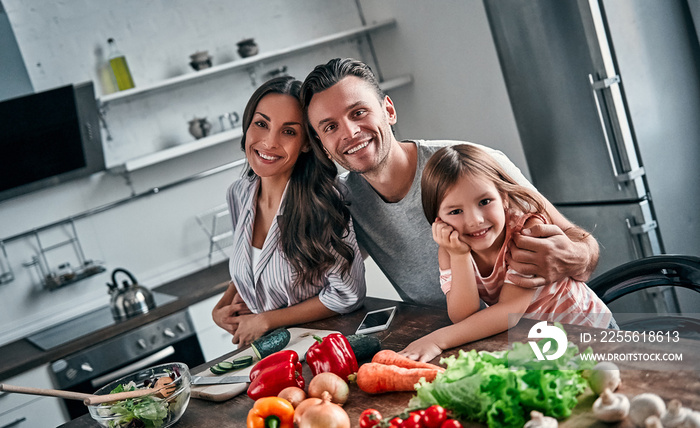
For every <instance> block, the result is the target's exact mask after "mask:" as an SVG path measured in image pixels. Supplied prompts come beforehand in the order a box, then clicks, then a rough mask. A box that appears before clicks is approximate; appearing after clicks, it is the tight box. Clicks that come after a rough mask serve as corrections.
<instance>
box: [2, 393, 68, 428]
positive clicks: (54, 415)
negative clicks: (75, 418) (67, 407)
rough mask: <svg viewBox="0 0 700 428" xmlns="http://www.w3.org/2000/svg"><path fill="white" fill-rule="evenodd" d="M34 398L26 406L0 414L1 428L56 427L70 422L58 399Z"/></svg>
mask: <svg viewBox="0 0 700 428" xmlns="http://www.w3.org/2000/svg"><path fill="white" fill-rule="evenodd" d="M32 398H33V400H32V401H30V402H29V403H27V404H25V405H24V406H21V407H18V408H15V409H14V410H11V411H9V412H7V413H3V414H0V428H37V427H56V426H59V425H63V424H64V423H66V422H68V418H66V416H65V415H64V412H63V406H62V404H61V403H60V400H59V399H58V398H54V397H41V398H36V397H32Z"/></svg>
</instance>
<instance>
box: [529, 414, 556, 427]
mask: <svg viewBox="0 0 700 428" xmlns="http://www.w3.org/2000/svg"><path fill="white" fill-rule="evenodd" d="M558 426H559V422H557V420H556V419H554V418H552V417H549V416H545V415H543V414H542V413H540V412H538V411H536V410H533V411H531V412H530V420H529V421H527V423H526V424H525V427H524V428H557V427H558Z"/></svg>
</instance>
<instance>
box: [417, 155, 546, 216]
mask: <svg viewBox="0 0 700 428" xmlns="http://www.w3.org/2000/svg"><path fill="white" fill-rule="evenodd" d="M467 174H469V175H471V176H473V177H478V178H481V179H486V180H489V181H491V182H492V183H493V184H494V185H495V186H496V189H498V192H499V193H500V194H501V197H502V198H503V200H504V201H506V202H507V204H508V207H509V208H515V209H517V210H519V211H521V212H523V213H530V212H532V213H540V214H543V215H545V218H547V221H548V222H549V221H550V219H549V216H547V213H546V212H545V202H544V200H543V198H542V197H541V196H540V195H539V194H538V193H537V192H534V191H532V190H530V189H528V188H527V187H524V186H521V185H519V184H518V183H517V182H516V181H515V180H513V179H512V178H511V177H510V176H509V175H508V174H507V173H506V172H505V170H504V169H503V167H501V165H500V164H498V162H496V161H495V160H494V159H493V158H492V157H491V156H490V155H489V154H488V153H486V152H485V151H483V150H482V149H480V148H479V147H476V146H474V145H471V144H457V145H454V146H447V147H443V148H441V149H440V150H438V151H437V152H435V154H433V155H432V156H431V157H430V159H428V162H427V163H426V165H425V168H424V170H423V177H422V178H421V197H422V201H423V212H424V213H425V218H426V219H428V222H429V223H430V224H433V222H434V221H435V219H436V218H437V217H438V211H439V209H440V204H441V203H442V201H443V200H444V199H445V194H446V193H447V192H448V191H449V190H450V188H452V186H454V185H455V183H456V182H457V181H458V180H459V179H460V178H461V177H463V176H465V175H467Z"/></svg>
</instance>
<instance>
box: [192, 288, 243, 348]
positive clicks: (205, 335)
mask: <svg viewBox="0 0 700 428" xmlns="http://www.w3.org/2000/svg"><path fill="white" fill-rule="evenodd" d="M223 295H224V293H221V294H217V295H216V296H212V297H210V298H208V299H206V300H202V301H201V302H197V303H195V304H193V305H190V307H189V308H188V311H189V313H190V316H191V317H192V322H193V323H194V329H195V331H196V332H197V339H198V340H199V345H200V346H201V347H202V353H203V354H204V359H205V360H207V361H211V360H213V359H215V358H218V357H220V356H222V355H224V354H228V353H229V352H233V351H235V350H236V348H237V347H238V346H237V345H234V344H233V343H231V339H232V337H231V335H230V334H229V333H228V332H226V331H224V330H223V329H222V328H221V327H219V326H218V325H216V324H215V323H214V320H213V319H212V317H211V311H212V309H214V306H215V305H216V303H217V302H218V301H219V299H221V296H223Z"/></svg>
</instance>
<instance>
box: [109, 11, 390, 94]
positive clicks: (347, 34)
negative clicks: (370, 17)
mask: <svg viewBox="0 0 700 428" xmlns="http://www.w3.org/2000/svg"><path fill="white" fill-rule="evenodd" d="M395 25H396V20H395V19H390V20H386V21H381V22H378V23H375V24H369V25H365V26H362V27H358V28H353V29H350V30H346V31H341V32H338V33H334V34H330V35H328V36H324V37H319V38H316V39H312V40H309V41H307V42H304V43H302V44H299V45H295V46H291V47H288V48H284V49H278V50H275V51H270V52H264V53H260V54H258V55H255V56H252V57H248V58H243V59H240V60H237V61H232V62H228V63H225V64H220V65H216V66H213V67H210V68H207V69H204V70H200V71H196V72H191V73H187V74H183V75H181V76H177V77H172V78H170V79H165V80H163V81H160V82H157V83H153V84H151V85H145V86H141V87H137V88H133V89H128V90H125V91H119V92H115V93H113V94H109V95H105V96H102V97H100V98H99V99H98V101H99V102H100V103H101V104H102V105H106V104H109V103H112V102H117V101H126V100H127V99H131V98H135V97H138V96H140V95H146V94H151V93H154V92H158V91H162V90H170V89H173V88H175V87H177V86H179V85H185V84H188V83H193V82H194V81H200V80H204V79H207V78H211V77H214V76H217V75H220V74H222V73H227V72H232V71H235V70H246V69H249V68H251V67H253V66H255V65H256V64H257V63H260V62H263V61H268V60H273V59H278V58H282V57H285V56H288V55H293V54H297V53H300V52H303V51H306V50H310V49H314V48H317V47H319V46H322V45H325V44H329V43H333V42H337V41H340V40H345V39H350V38H353V37H357V36H362V35H365V34H367V33H369V32H372V31H375V30H380V29H384V28H389V27H393V26H395Z"/></svg>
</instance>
